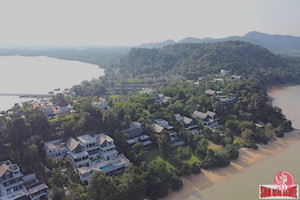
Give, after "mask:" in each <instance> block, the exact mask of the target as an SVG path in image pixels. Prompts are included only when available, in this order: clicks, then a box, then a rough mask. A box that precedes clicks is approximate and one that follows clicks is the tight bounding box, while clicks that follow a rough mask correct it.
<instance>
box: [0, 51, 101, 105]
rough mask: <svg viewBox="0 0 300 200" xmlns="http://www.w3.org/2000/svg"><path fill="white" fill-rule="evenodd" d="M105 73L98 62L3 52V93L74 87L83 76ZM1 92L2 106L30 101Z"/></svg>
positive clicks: (0, 58)
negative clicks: (5, 54) (94, 63)
mask: <svg viewBox="0 0 300 200" xmlns="http://www.w3.org/2000/svg"><path fill="white" fill-rule="evenodd" d="M103 75H104V70H103V69H101V68H99V67H98V66H97V65H93V64H88V63H83V62H78V61H69V60H61V59H56V58H48V57H45V56H38V57H24V56H0V93H33V94H47V93H48V92H49V91H52V90H53V89H54V88H60V89H64V88H70V87H72V86H73V85H75V84H79V83H80V82H81V81H83V80H92V79H93V78H98V77H100V76H103ZM27 100H28V99H20V98H18V97H3V96H0V110H6V109H9V108H11V107H12V106H13V105H14V103H15V102H16V103H20V102H22V101H27Z"/></svg>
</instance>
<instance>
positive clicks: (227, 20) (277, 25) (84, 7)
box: [0, 0, 300, 47]
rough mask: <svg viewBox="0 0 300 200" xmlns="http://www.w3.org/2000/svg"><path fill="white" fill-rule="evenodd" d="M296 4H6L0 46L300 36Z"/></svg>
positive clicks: (259, 0)
mask: <svg viewBox="0 0 300 200" xmlns="http://www.w3.org/2000/svg"><path fill="white" fill-rule="evenodd" d="M298 8H300V1H298V0H289V1H284V0H273V1H269V0H253V1H246V0H228V1H217V0H212V1H204V0H198V1H196V0H188V1H171V0H164V1H158V0H152V1H140V0H128V1H120V0H114V1H102V0H101V1H94V0H87V1H76V2H75V1H71V0H66V1H58V0H53V1H47V2H45V1H39V0H27V1H16V0H11V1H6V2H1V3H0V23H1V32H0V47H9V46H11V47H13V46H79V45H101V46H117V45H123V46H134V45H139V44H142V43H148V42H161V41H164V40H167V39H173V40H175V41H178V40H181V39H183V38H186V37H196V38H207V37H210V38H223V37H228V36H242V35H245V34H246V33H248V32H250V31H259V32H263V33H268V34H282V35H293V36H300V21H299V19H300V12H298Z"/></svg>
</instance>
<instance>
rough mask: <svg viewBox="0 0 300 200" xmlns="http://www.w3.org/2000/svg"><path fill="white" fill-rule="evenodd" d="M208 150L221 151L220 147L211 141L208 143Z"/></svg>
mask: <svg viewBox="0 0 300 200" xmlns="http://www.w3.org/2000/svg"><path fill="white" fill-rule="evenodd" d="M208 148H209V149H212V150H216V149H222V146H221V145H218V144H215V143H213V142H211V141H208Z"/></svg>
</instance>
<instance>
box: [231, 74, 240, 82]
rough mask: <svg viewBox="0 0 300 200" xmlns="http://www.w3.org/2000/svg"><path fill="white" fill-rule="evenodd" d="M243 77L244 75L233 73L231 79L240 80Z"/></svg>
mask: <svg viewBox="0 0 300 200" xmlns="http://www.w3.org/2000/svg"><path fill="white" fill-rule="evenodd" d="M241 79H243V77H242V76H240V75H239V76H236V75H232V76H230V80H231V81H238V80H241Z"/></svg>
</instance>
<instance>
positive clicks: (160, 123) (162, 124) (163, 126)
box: [152, 119, 184, 147]
mask: <svg viewBox="0 0 300 200" xmlns="http://www.w3.org/2000/svg"><path fill="white" fill-rule="evenodd" d="M152 128H153V129H154V131H155V132H156V133H159V134H161V132H162V131H163V130H166V131H167V132H168V133H169V136H170V145H171V146H173V147H174V146H180V145H183V144H184V140H183V139H182V138H180V137H179V136H178V133H177V132H176V131H175V130H174V127H173V126H171V125H169V122H167V121H166V120H163V119H156V120H155V123H153V124H152Z"/></svg>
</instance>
